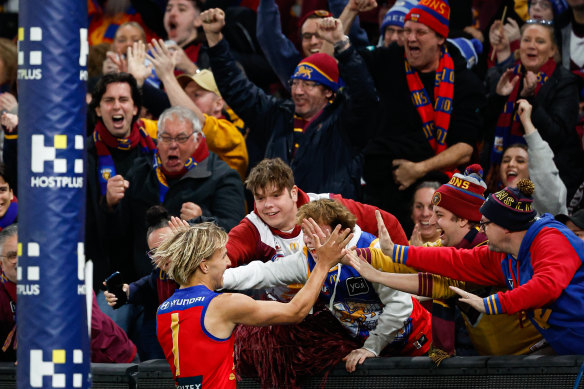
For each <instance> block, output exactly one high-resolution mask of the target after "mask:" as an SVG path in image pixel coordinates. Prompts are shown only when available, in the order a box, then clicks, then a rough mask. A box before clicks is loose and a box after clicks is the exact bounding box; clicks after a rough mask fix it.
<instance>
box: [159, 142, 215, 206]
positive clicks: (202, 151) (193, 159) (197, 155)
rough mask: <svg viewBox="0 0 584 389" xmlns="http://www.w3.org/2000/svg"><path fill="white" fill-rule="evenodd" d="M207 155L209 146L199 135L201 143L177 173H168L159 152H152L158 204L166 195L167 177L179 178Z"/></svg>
mask: <svg viewBox="0 0 584 389" xmlns="http://www.w3.org/2000/svg"><path fill="white" fill-rule="evenodd" d="M208 156H209V148H208V147H207V141H206V140H205V138H204V137H201V143H199V146H198V147H197V149H196V150H195V152H194V153H193V155H191V156H190V157H189V158H188V159H187V160H186V162H185V164H184V166H183V168H182V169H181V171H180V172H178V173H170V172H168V171H167V170H166V169H165V168H164V166H163V165H162V159H161V158H160V154H159V153H158V150H156V153H154V157H153V161H152V164H153V168H154V172H155V173H156V180H157V181H158V192H159V196H160V204H162V203H163V202H164V198H165V197H166V193H168V188H169V186H168V178H170V179H175V178H180V177H182V176H184V175H185V173H186V172H188V171H189V170H191V169H192V168H194V167H195V166H197V165H198V164H199V162H201V161H203V160H205V159H206V158H207V157H208Z"/></svg>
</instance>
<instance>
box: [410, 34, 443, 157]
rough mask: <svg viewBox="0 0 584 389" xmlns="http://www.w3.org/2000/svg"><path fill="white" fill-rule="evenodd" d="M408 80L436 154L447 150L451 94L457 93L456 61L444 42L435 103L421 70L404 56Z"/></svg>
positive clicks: (425, 131) (428, 138)
mask: <svg viewBox="0 0 584 389" xmlns="http://www.w3.org/2000/svg"><path fill="white" fill-rule="evenodd" d="M404 65H405V68H406V80H407V82H408V88H409V89H410V94H411V97H412V102H413V103H414V106H415V107H416V110H417V111H418V115H420V118H421V119H422V130H423V131H424V135H425V136H426V139H427V140H428V143H429V144H430V146H431V147H432V150H434V154H435V155H436V154H440V153H441V152H442V151H444V150H446V135H447V134H448V125H449V123H450V114H451V112H452V97H453V95H454V62H453V61H452V57H451V56H450V54H449V53H448V50H447V49H446V46H445V45H443V46H442V49H441V52H440V62H439V64H438V69H436V80H435V83H434V106H433V107H432V102H431V101H430V98H429V97H428V93H427V92H426V90H425V89H424V84H422V80H420V76H419V75H418V73H417V72H416V71H415V70H414V69H412V67H411V65H410V64H409V62H408V59H407V58H406V57H405V53H404Z"/></svg>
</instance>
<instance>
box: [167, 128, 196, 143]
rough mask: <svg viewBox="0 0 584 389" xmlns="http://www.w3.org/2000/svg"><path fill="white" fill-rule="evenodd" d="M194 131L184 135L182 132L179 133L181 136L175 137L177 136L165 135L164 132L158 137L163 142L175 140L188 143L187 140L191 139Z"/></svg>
mask: <svg viewBox="0 0 584 389" xmlns="http://www.w3.org/2000/svg"><path fill="white" fill-rule="evenodd" d="M194 133H195V132H194V131H193V132H191V134H190V135H182V134H181V135H179V136H177V137H175V138H173V137H172V136H170V135H165V134H162V135H159V136H158V139H159V140H160V141H161V142H162V143H172V142H173V141H174V142H176V143H180V144H183V143H186V141H187V140H189V138H190V137H191V136H192V135H193V134H194Z"/></svg>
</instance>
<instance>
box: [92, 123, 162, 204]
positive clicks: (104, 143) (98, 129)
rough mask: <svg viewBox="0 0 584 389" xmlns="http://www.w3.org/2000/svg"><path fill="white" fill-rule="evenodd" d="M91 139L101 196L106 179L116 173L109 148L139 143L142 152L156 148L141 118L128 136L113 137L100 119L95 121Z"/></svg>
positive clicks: (104, 191)
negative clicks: (93, 145) (93, 146)
mask: <svg viewBox="0 0 584 389" xmlns="http://www.w3.org/2000/svg"><path fill="white" fill-rule="evenodd" d="M93 141H94V142H95V147H96V149H97V159H98V162H97V169H98V172H99V185H100V188H101V194H102V196H103V195H105V193H106V190H107V180H108V179H109V178H110V177H113V176H115V175H116V167H115V165H114V160H113V158H112V155H111V152H110V151H109V148H112V149H118V150H125V151H129V150H132V149H134V148H135V147H136V146H138V145H140V147H141V149H142V152H143V153H148V152H149V151H153V150H155V149H156V145H155V144H154V141H153V140H152V138H150V136H149V135H148V133H147V132H146V130H145V129H144V124H143V123H142V121H141V120H136V121H135V122H134V124H132V130H131V131H130V136H128V137H127V138H116V137H114V136H113V135H112V134H111V133H110V132H109V131H108V130H107V128H106V127H105V126H104V124H103V123H102V122H101V121H98V122H97V125H96V126H95V130H94V131H93Z"/></svg>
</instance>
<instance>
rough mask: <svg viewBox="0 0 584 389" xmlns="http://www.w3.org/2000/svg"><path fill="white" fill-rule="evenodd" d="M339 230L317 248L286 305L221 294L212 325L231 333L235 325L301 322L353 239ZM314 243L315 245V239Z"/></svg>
mask: <svg viewBox="0 0 584 389" xmlns="http://www.w3.org/2000/svg"><path fill="white" fill-rule="evenodd" d="M340 230H341V228H340V226H337V227H336V228H335V230H334V231H333V233H332V234H331V236H330V238H329V239H328V240H327V242H326V243H325V244H324V245H322V246H320V247H318V248H317V252H318V258H319V259H318V262H317V264H316V266H315V267H314V269H313V270H312V273H311V275H310V278H309V279H308V281H307V283H306V284H305V285H304V287H303V288H302V289H301V290H300V292H298V293H297V294H296V296H294V298H293V299H292V300H291V301H290V302H289V303H286V304H284V303H279V302H275V301H256V300H253V299H251V298H250V297H248V296H245V295H240V294H225V295H222V296H221V297H220V302H219V301H218V302H217V304H216V308H218V309H217V310H216V312H217V313H214V314H213V315H212V316H213V317H214V318H215V321H217V323H216V324H219V325H220V323H224V322H227V323H230V327H231V329H233V327H234V326H235V325H236V324H247V325H260V326H265V325H272V324H286V323H296V322H299V321H300V320H302V319H304V317H305V316H306V315H307V314H308V312H309V311H310V309H311V308H312V306H313V304H314V303H315V301H316V299H317V297H318V295H319V293H320V290H321V287H322V283H323V282H324V280H325V278H326V275H327V274H328V272H329V270H330V268H331V267H333V266H334V265H335V264H337V263H338V262H339V261H340V259H341V258H342V257H343V256H344V255H345V254H346V250H345V246H346V245H347V244H348V243H349V242H350V240H351V239H352V238H353V234H351V233H350V231H349V229H346V230H345V231H343V232H341V231H340ZM315 239H316V240H317V241H318V237H316V238H315ZM205 325H206V326H207V319H205ZM207 328H212V327H210V326H207Z"/></svg>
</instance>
